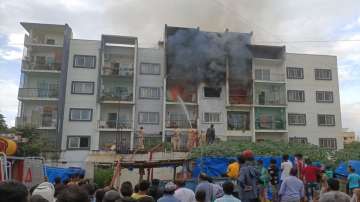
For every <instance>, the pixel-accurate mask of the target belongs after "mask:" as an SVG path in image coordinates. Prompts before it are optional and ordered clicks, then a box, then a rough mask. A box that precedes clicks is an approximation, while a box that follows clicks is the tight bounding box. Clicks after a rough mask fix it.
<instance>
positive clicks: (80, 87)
mask: <svg viewBox="0 0 360 202" xmlns="http://www.w3.org/2000/svg"><path fill="white" fill-rule="evenodd" d="M71 93H72V94H87V95H93V94H94V82H89V81H73V82H72V83H71Z"/></svg>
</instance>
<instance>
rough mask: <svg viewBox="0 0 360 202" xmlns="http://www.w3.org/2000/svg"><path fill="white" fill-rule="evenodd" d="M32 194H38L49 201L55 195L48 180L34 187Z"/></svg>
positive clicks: (50, 201)
mask: <svg viewBox="0 0 360 202" xmlns="http://www.w3.org/2000/svg"><path fill="white" fill-rule="evenodd" d="M32 195H33V196H34V195H40V196H42V197H43V198H44V199H46V200H48V201H49V202H53V201H54V195H55V188H54V185H52V184H51V183H49V182H43V183H41V184H39V185H38V186H37V187H36V188H35V190H34V191H33V193H32Z"/></svg>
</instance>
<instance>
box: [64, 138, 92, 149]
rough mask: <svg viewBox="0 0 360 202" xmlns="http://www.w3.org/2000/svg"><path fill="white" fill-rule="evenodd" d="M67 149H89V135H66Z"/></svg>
mask: <svg viewBox="0 0 360 202" xmlns="http://www.w3.org/2000/svg"><path fill="white" fill-rule="evenodd" d="M68 149H90V137H89V136H68Z"/></svg>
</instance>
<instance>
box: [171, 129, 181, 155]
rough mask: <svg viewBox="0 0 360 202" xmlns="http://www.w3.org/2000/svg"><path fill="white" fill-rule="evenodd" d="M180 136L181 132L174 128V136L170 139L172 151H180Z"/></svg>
mask: <svg viewBox="0 0 360 202" xmlns="http://www.w3.org/2000/svg"><path fill="white" fill-rule="evenodd" d="M180 136H181V132H180V129H179V128H176V129H175V131H174V135H173V136H172V138H171V142H172V146H173V151H179V150H180Z"/></svg>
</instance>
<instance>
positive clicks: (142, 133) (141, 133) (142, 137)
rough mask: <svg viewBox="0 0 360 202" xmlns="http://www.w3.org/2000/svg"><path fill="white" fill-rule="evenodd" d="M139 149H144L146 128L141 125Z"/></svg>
mask: <svg viewBox="0 0 360 202" xmlns="http://www.w3.org/2000/svg"><path fill="white" fill-rule="evenodd" d="M138 149H141V150H144V149H145V146H144V128H143V127H142V126H141V127H140V131H139V137H138Z"/></svg>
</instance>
